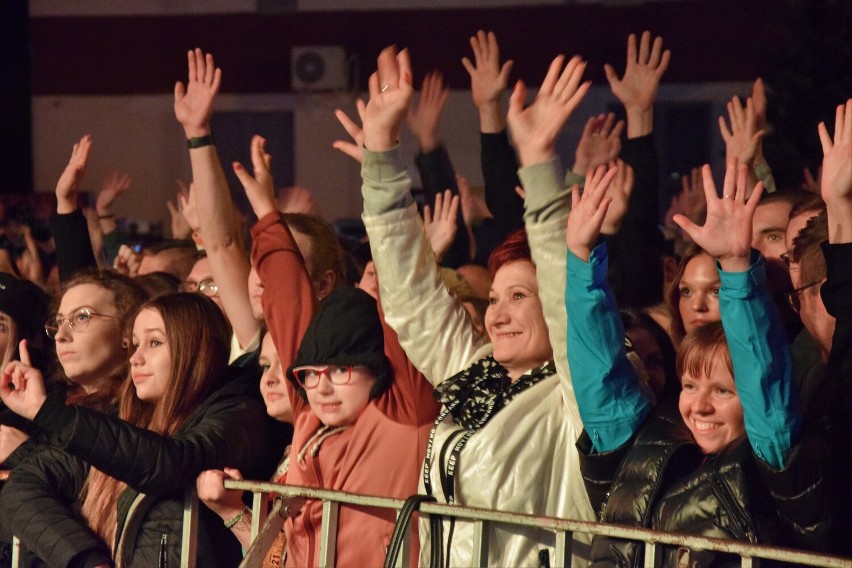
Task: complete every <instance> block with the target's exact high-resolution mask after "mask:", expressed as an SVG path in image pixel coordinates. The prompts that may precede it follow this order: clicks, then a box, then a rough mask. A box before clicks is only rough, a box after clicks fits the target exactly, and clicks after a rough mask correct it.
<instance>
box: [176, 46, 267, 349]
mask: <svg viewBox="0 0 852 568" xmlns="http://www.w3.org/2000/svg"><path fill="white" fill-rule="evenodd" d="M187 60H188V68H189V77H188V79H187V84H186V85H184V84H183V83H180V82H178V83H177V84H176V85H175V117H176V118H177V120H178V122H179V123H180V124H181V126H183V130H184V133H185V134H186V139H187V144H188V146H189V158H190V162H191V164H192V181H193V184H194V189H195V193H196V206H197V208H198V218H199V220H200V233H201V240H202V241H203V242H204V248H205V250H206V251H207V258H209V259H210V270H211V272H212V273H213V279H214V280H215V281H216V284H217V285H218V286H219V296H220V297H221V298H222V306H223V307H224V308H225V314H226V315H227V316H228V320H229V321H230V322H231V326H232V327H233V328H234V335H236V337H237V341H238V342H239V344H240V346H241V347H243V348H246V347H248V346H249V345H251V344H253V343H254V342H255V341H257V340H258V337H259V334H260V322H258V321H257V320H256V319H255V318H254V316H253V315H252V311H251V301H250V300H249V295H248V274H249V270H250V266H249V262H248V258H247V257H246V254H245V252H244V251H243V247H242V243H241V242H240V225H239V220H238V218H237V215H236V211H235V209H234V204H233V203H232V202H231V194H230V191H229V190H228V184H227V181H226V180H225V174H224V172H223V171H222V165H221V164H220V163H219V156H218V155H217V154H216V146H215V143H214V140H213V133H212V130H211V129H210V116H211V115H212V113H213V102H214V100H215V98H216V94H217V93H218V92H219V86H220V84H221V81H222V71H221V69H219V68H218V67H216V66H215V65H214V62H213V56H212V55H211V54H209V53H208V54H206V55H205V54H204V53H202V51H201V50H200V49H195V50H194V51H190V52H189V53H188V54H187Z"/></svg>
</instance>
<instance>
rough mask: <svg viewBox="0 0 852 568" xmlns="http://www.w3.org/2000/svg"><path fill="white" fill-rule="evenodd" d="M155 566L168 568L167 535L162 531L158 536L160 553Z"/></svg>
mask: <svg viewBox="0 0 852 568" xmlns="http://www.w3.org/2000/svg"><path fill="white" fill-rule="evenodd" d="M157 568H169V535H168V533H163V535H162V536H161V537H160V555H159V558H158V559H157Z"/></svg>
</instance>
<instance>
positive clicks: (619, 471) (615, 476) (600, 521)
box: [598, 450, 630, 523]
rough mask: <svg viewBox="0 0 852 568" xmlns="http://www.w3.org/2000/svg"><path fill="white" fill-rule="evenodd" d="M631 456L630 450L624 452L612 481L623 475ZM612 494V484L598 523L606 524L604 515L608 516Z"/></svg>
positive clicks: (605, 497) (602, 506)
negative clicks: (628, 457) (628, 458)
mask: <svg viewBox="0 0 852 568" xmlns="http://www.w3.org/2000/svg"><path fill="white" fill-rule="evenodd" d="M629 454H630V450H628V451H626V452H624V455H623V456H621V461H620V462H619V464H618V467H617V468H615V474H614V475H613V476H612V479H613V480H615V479H617V478H618V474H619V473H621V468H623V467H624V464H625V463H626V462H627V456H628V455H629ZM610 494H612V483H610V484H609V491H607V492H606V496H604V500H603V504H602V505H601V510H600V513H599V514H598V522H599V523H602V522H604V515H605V514H606V506H607V505H608V504H609V496H610Z"/></svg>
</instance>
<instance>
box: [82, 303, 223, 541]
mask: <svg viewBox="0 0 852 568" xmlns="http://www.w3.org/2000/svg"><path fill="white" fill-rule="evenodd" d="M145 309H152V310H156V311H157V312H158V313H159V314H160V316H161V317H162V318H163V324H164V327H165V332H166V344H167V345H168V347H169V353H170V355H171V372H170V375H169V377H170V379H169V381H168V383H167V385H166V392H165V393H164V394H163V396H162V398H161V399H160V400H159V401H158V402H157V403H154V404H151V403H147V402H144V401H142V400H141V399H139V397H137V396H136V386H135V385H134V384H133V381H131V380H125V381H124V384H123V385H122V388H121V394H120V395H119V417H120V418H121V419H122V420H125V421H127V422H129V423H130V424H133V425H134V426H138V427H140V428H145V429H147V430H150V431H152V432H155V433H157V434H160V435H161V436H172V435H174V434H175V433H177V431H178V430H179V429H180V428H181V426H183V424H184V422H185V421H186V419H187V418H189V416H190V415H191V414H192V412H193V411H195V409H196V408H197V407H198V406H199V404H201V402H202V401H203V400H204V399H205V398H206V397H207V396H208V395H209V394H210V393H211V392H213V391H214V390H215V389H216V388H218V387H219V386H220V385H221V384H222V381H223V380H224V378H225V374H226V373H225V371H226V370H227V367H228V349H229V346H230V338H231V327H230V325H229V324H228V321H227V320H226V319H225V316H224V315H223V314H222V312H221V310H220V309H219V308H218V307H217V306H216V305H215V304H214V303H213V302H212V301H211V300H209V299H208V298H205V297H204V296H201V295H200V294H186V293H181V294H167V295H164V296H159V297H157V298H154V299H152V300H149V301H148V302H146V303H145V304H143V305H142V306H141V307H140V308H139V312H141V311H142V310H145ZM139 312H137V315H138V313H139ZM134 319H135V318H134ZM128 355H129V354H128ZM126 487H127V484H126V483H124V482H122V481H119V480H118V479H115V478H114V477H111V476H109V475H107V474H106V473H104V472H102V471H101V470H99V469H97V468H94V467H92V468H90V469H89V476H88V478H87V479H86V484H85V486H84V488H83V493H82V507H81V513H82V515H83V517H84V518H85V519H86V521H87V522H88V523H89V526H90V527H91V528H92V529H93V530H94V531H95V532H96V533H98V535H100V536H101V538H103V539H104V542H105V543H107V545H109V546H110V548H114V545H115V537H116V531H117V528H118V527H117V518H116V513H117V503H118V497H119V495H121V493H122V492H123V491H124V489H125V488H126Z"/></svg>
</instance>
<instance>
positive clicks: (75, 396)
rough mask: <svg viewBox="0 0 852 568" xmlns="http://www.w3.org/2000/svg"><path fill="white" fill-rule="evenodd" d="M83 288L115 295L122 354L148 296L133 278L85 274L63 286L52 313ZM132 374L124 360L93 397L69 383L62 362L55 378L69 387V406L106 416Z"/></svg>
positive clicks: (106, 273) (101, 272) (98, 271)
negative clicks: (72, 291)
mask: <svg viewBox="0 0 852 568" xmlns="http://www.w3.org/2000/svg"><path fill="white" fill-rule="evenodd" d="M83 284H92V285H94V286H97V287H98V288H102V289H104V290H106V291H107V292H109V293H110V294H112V304H113V307H114V308H115V315H116V317H117V318H118V328H119V329H120V330H121V335H120V336H118V337H116V338H115V348H116V350H117V351H118V350H121V349H122V347H121V345H122V341H123V339H124V337H125V335H126V332H127V329H128V328H129V327H130V326H131V325H132V322H133V320H134V319H135V317H136V312H137V310H138V309H139V306H140V305H141V304H142V302H144V301H145V300H147V299H148V293H147V292H145V289H144V288H142V287H141V286H140V285H139V284H138V283H136V282H135V281H134V280H133V279H132V278H128V277H127V276H124V275H123V274H120V273H118V272H116V271H114V270H103V269H89V270H83V271H81V272H78V273H77V274H76V275H75V276H74V277H73V278H71V279H70V280H68V281H67V282H66V283H65V284H64V285H63V286H62V290H61V291H60V293H59V295H58V296H57V297H56V300H55V301H54V303H53V305H52V307H51V313H53V314H55V313H56V311H57V310H58V309H59V305H60V304H61V302H62V297H63V296H65V293H66V292H68V290H70V289H71V288H75V287H77V286H82V285H83ZM129 370H130V366H129V363H128V361H127V358H124V359H123V363H122V364H121V365H120V366H119V367H117V368H116V369H115V371H114V372H113V373H112V374H111V375H110V376H109V377H108V379H109V380H107V381H104V382H103V384H104V387H103V388H102V389H100V390H99V391H98V392H95V393H92V394H87V393H86V392H85V391H84V390H83V389H82V387H80V386H79V385H77V384H76V383H74V381H72V380H71V379H69V378H68V376H67V375H66V374H65V371H64V369H63V368H62V365H60V364H59V363H58V362H57V364H56V368H55V371H54V373H53V375H54V376H56V377H57V378H59V379H61V380H63V381H64V382H65V383H67V384H68V385H69V391H68V396H67V398H66V404H79V405H82V406H86V407H88V408H94V409H96V410H99V411H101V412H106V411H107V410H108V409H109V408H110V407H111V406H112V405H113V404H114V403H115V400H116V397H117V396H118V391H119V389H120V387H121V383H122V381H124V378H125V377H126V376H127V374H128V371H129Z"/></svg>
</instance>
